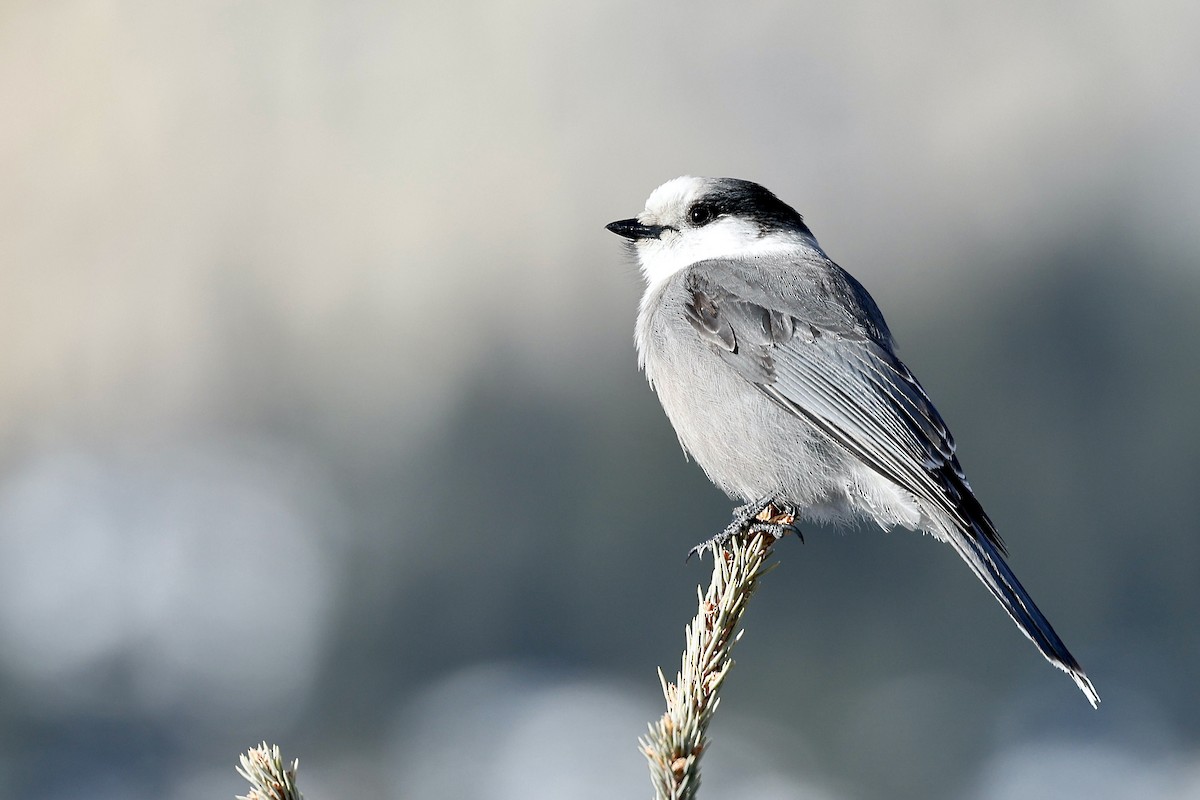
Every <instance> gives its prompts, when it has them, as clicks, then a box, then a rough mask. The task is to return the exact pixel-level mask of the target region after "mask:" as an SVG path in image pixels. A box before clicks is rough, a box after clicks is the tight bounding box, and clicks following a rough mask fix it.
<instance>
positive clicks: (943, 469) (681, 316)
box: [608, 177, 1100, 706]
mask: <svg viewBox="0 0 1200 800" xmlns="http://www.w3.org/2000/svg"><path fill="white" fill-rule="evenodd" d="M608 229H609V230H610V231H612V232H613V233H616V234H619V235H620V236H623V237H625V238H626V239H628V240H630V246H631V248H632V249H633V251H634V252H635V253H636V256H637V260H638V262H639V264H640V266H641V270H642V273H643V274H644V275H645V278H646V293H645V294H644V295H643V296H642V301H641V306H640V308H639V310H638V318H637V330H636V333H635V340H636V343H637V351H638V360H639V363H640V365H641V367H642V369H644V370H645V372H646V378H647V379H648V380H649V381H650V385H651V386H652V387H653V388H654V390H655V392H657V393H658V397H659V400H660V401H661V402H662V405H663V408H664V409H665V410H666V412H667V416H668V417H670V419H671V423H672V424H673V425H674V426H675V431H676V432H677V433H678V435H679V441H680V443H681V444H682V445H683V448H684V450H685V451H686V452H688V453H690V454H691V455H692V456H693V457H694V458H695V459H696V461H697V462H698V463H699V464H700V466H701V467H703V468H704V471H705V472H706V473H707V474H708V476H709V478H710V479H712V481H713V482H714V483H715V484H717V486H719V487H721V488H722V489H724V490H725V492H727V493H728V494H729V495H730V496H732V497H738V498H741V500H742V501H744V502H745V503H746V505H744V506H741V507H740V508H738V509H737V510H736V511H735V512H734V518H733V522H732V523H731V524H730V525H729V527H728V528H726V529H725V531H724V532H723V533H722V534H721V535H720V536H718V537H716V538H715V539H714V540H713V541H715V542H724V541H727V540H728V539H729V537H731V536H735V535H740V534H742V533H744V532H745V531H747V530H767V531H770V532H771V533H774V534H775V535H776V536H779V535H782V534H783V532H785V531H786V530H787V529H788V528H789V527H790V526H785V525H782V524H780V523H779V522H778V521H777V520H778V519H779V518H783V519H787V520H791V519H793V518H801V519H810V520H819V521H836V520H849V519H855V518H858V519H868V520H872V521H874V522H875V523H876V524H878V525H879V526H880V527H882V528H884V529H890V528H892V527H894V526H900V527H903V528H908V529H910V530H924V531H927V532H928V533H930V534H932V535H933V536H934V537H936V538H938V539H940V540H942V541H944V542H948V543H949V544H950V545H951V546H952V547H953V548H954V549H955V550H956V551H957V552H958V554H959V555H960V556H962V558H963V560H964V561H966V562H967V565H968V566H969V567H970V568H971V570H972V571H973V572H974V573H975V575H976V576H978V578H979V579H980V580H981V581H983V583H984V585H985V586H987V588H988V589H989V590H990V591H991V593H992V594H993V595H994V596H995V597H996V599H997V600H998V601H1000V604H1001V605H1002V606H1004V610H1005V611H1007V612H1008V614H1009V616H1011V617H1012V618H1013V621H1014V622H1016V623H1017V627H1019V628H1020V629H1021V631H1022V632H1023V633H1024V634H1025V635H1026V636H1028V637H1029V638H1030V639H1031V640H1032V641H1033V643H1034V644H1035V645H1037V647H1038V649H1039V650H1041V652H1042V655H1044V656H1045V657H1046V658H1047V659H1048V660H1049V661H1050V663H1051V664H1054V665H1055V666H1056V667H1058V668H1059V669H1062V670H1064V671H1065V672H1067V673H1068V674H1069V675H1070V676H1071V677H1072V678H1073V679H1074V680H1075V683H1076V684H1078V686H1079V688H1080V689H1082V690H1083V693H1084V694H1085V695H1086V696H1087V698H1088V700H1089V701H1090V702H1091V703H1092V705H1093V706H1096V705H1097V704H1098V703H1099V702H1100V698H1099V696H1098V695H1097V694H1096V690H1095V689H1094V688H1093V687H1092V683H1091V681H1089V680H1088V677H1087V675H1086V674H1084V671H1083V669H1082V668H1081V667H1080V666H1079V663H1078V662H1077V661H1076V660H1075V659H1074V658H1073V657H1072V656H1071V654H1070V652H1068V651H1067V648H1066V646H1065V645H1064V644H1063V643H1062V640H1061V639H1059V638H1058V634H1056V633H1055V632H1054V629H1053V628H1052V627H1051V626H1050V623H1049V622H1048V621H1047V620H1046V618H1045V617H1044V616H1043V615H1042V612H1041V611H1039V610H1038V608H1037V606H1036V605H1034V603H1033V599H1032V598H1030V596H1029V594H1028V592H1026V591H1025V589H1024V587H1022V586H1021V584H1020V583H1019V582H1018V581H1017V578H1016V576H1015V575H1013V573H1012V570H1010V569H1009V567H1008V564H1006V563H1005V562H1004V555H1005V552H1006V551H1005V547H1004V543H1003V542H1002V541H1001V539H1000V535H999V534H998V533H997V532H996V528H995V526H994V525H993V524H992V521H991V519H989V518H988V515H987V514H986V513H985V512H984V510H983V507H982V506H980V504H979V501H978V500H976V499H975V495H974V493H973V492H972V491H971V486H970V484H968V483H967V479H966V477H965V476H964V474H963V471H962V467H961V466H960V465H959V463H958V458H957V457H956V456H955V454H954V453H955V446H954V438H953V437H952V436H951V435H950V431H949V430H948V429H947V427H946V423H945V422H944V421H943V420H942V417H941V415H940V414H938V412H937V409H935V408H934V407H933V403H931V402H930V400H929V397H928V396H927V395H926V394H925V390H924V389H923V388H921V384H920V382H918V381H917V379H916V377H915V376H914V375H913V374H912V372H910V371H909V369H908V367H906V366H905V365H904V363H903V362H902V361H900V359H899V358H897V357H896V354H895V353H894V352H893V342H892V335H891V332H890V331H889V330H888V326H887V323H886V322H884V320H883V315H882V314H880V312H879V308H878V307H877V306H876V305H875V301H874V300H872V299H871V295H869V294H868V293H867V290H866V289H864V288H863V286H862V285H861V284H860V283H859V282H858V281H856V280H855V279H854V278H853V277H851V276H850V275H849V274H848V273H847V272H846V271H845V270H843V269H842V268H841V267H839V266H838V265H837V264H835V263H833V261H831V260H830V259H829V257H828V256H827V255H825V252H824V251H823V250H822V249H821V247H820V245H818V244H817V240H816V239H815V238H814V237H813V234H812V231H810V230H809V229H808V226H807V225H805V224H804V220H803V219H802V218H801V216H800V215H799V214H798V213H796V211H795V210H793V209H792V208H791V207H790V206H788V205H787V204H786V203H784V202H783V201H781V200H779V198H777V197H776V196H775V195H774V194H772V193H771V192H769V191H767V190H766V189H764V188H763V187H762V186H759V185H758V184H756V183H751V182H749V181H744V180H737V179H734V178H693V177H682V178H676V179H674V180H671V181H668V182H667V183H664V184H663V185H662V186H660V187H658V188H657V189H655V190H654V192H653V193H652V194H651V195H650V198H649V199H648V200H647V201H646V210H645V211H643V212H642V213H641V214H639V215H638V216H637V217H636V218H635V219H626V220H620V221H618V222H613V223H611V224H610V225H608ZM764 511H767V512H768V516H770V515H774V516H772V517H771V521H766V522H764V521H762V520H761V518H759V515H760V514H761V513H762V512H764ZM776 512H778V513H776Z"/></svg>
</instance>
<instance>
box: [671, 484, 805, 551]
mask: <svg viewBox="0 0 1200 800" xmlns="http://www.w3.org/2000/svg"><path fill="white" fill-rule="evenodd" d="M794 512H795V510H794V509H793V508H792V507H791V506H789V505H787V504H785V503H782V502H781V501H780V500H779V499H778V498H777V497H776V496H775V495H768V496H766V497H763V498H760V499H758V500H755V501H753V502H750V503H747V504H746V505H744V506H738V507H737V508H735V509H734V510H733V521H732V522H730V523H729V525H727V526H726V527H725V530H723V531H721V532H720V533H718V534H717V535H716V536H714V537H712V538H711V539H709V540H708V541H705V542H701V543H700V544H698V545H696V546H695V547H693V548H692V549H691V550H689V551H688V556H687V559H686V560H689V561H690V560H691V558H692V556H694V555H699V554H701V553H703V552H704V551H705V550H707V549H708V548H709V547H712V546H716V547H724V546H725V545H726V543H728V542H729V540H730V539H732V538H733V537H735V536H746V535H751V534H755V533H769V534H770V535H772V536H774V537H775V539H776V540H778V539H782V538H783V537H784V536H785V535H786V534H787V533H788V532H789V531H790V532H792V533H795V534H796V536H797V537H799V539H800V541H801V543H803V542H804V534H803V532H801V530H800V529H799V528H797V527H796V526H795V524H794V522H795V519H796V515H795V513H794Z"/></svg>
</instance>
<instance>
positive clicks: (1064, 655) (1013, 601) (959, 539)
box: [949, 525, 1100, 708]
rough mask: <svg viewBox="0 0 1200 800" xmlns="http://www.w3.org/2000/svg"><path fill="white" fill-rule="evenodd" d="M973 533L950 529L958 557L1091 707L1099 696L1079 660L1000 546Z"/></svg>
mask: <svg viewBox="0 0 1200 800" xmlns="http://www.w3.org/2000/svg"><path fill="white" fill-rule="evenodd" d="M973 534H974V535H971V534H966V533H963V532H961V531H954V533H953V534H952V535H951V536H950V537H949V538H950V543H951V544H952V545H954V549H955V550H957V551H958V554H959V555H960V556H962V558H963V560H964V561H966V562H967V564H968V565H969V566H970V567H971V570H972V571H973V572H974V573H975V575H976V576H977V577H978V578H979V580H981V581H983V584H984V586H987V587H988V589H989V590H990V591H991V593H992V594H993V595H994V596H995V598H996V599H997V600H999V601H1000V605H1002V606H1004V610H1005V611H1007V612H1008V615H1009V616H1010V617H1012V619H1013V622H1015V623H1017V627H1018V628H1020V629H1021V632H1022V633H1024V634H1025V635H1026V636H1028V637H1029V639H1030V640H1031V641H1032V642H1033V643H1034V644H1035V645H1037V648H1038V650H1041V651H1042V655H1044V656H1045V657H1046V660H1047V661H1049V662H1050V663H1051V664H1053V665H1054V666H1056V667H1058V668H1059V669H1061V670H1062V671H1063V672H1066V673H1067V674H1068V675H1070V676H1071V679H1072V680H1074V681H1075V685H1076V686H1078V687H1079V688H1080V690H1081V691H1082V692H1083V693H1084V695H1086V696H1087V699H1088V702H1090V703H1091V704H1092V708H1096V707H1098V706H1099V705H1100V695H1098V694H1096V688H1095V687H1094V686H1092V682H1091V681H1090V680H1088V676H1087V674H1086V673H1084V671H1083V668H1082V667H1080V666H1079V662H1078V661H1076V660H1075V657H1074V656H1072V655H1071V653H1070V651H1069V650H1067V646H1066V645H1065V644H1063V641H1062V639H1060V638H1058V634H1057V633H1055V632H1054V628H1053V627H1051V626H1050V622H1049V621H1048V620H1047V619H1046V617H1045V616H1044V615H1043V614H1042V612H1041V611H1039V610H1038V607H1037V606H1036V605H1035V604H1034V602H1033V598H1032V597H1030V596H1029V592H1027V591H1025V587H1024V586H1022V585H1021V582H1020V581H1018V580H1017V576H1016V575H1014V574H1013V572H1012V570H1011V569H1009V567H1008V564H1006V563H1005V561H1004V556H1003V555H1001V553H1000V549H999V548H998V547H997V546H996V545H995V544H994V543H992V542H991V541H990V540H989V538H988V536H986V535H985V534H984V532H983V530H981V529H979V526H978V525H976V526H975V530H974V531H973Z"/></svg>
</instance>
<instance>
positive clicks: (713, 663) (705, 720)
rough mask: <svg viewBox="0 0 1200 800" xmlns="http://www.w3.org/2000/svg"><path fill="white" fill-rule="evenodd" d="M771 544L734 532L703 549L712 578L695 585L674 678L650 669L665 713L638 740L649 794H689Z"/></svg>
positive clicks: (677, 798) (669, 797)
mask: <svg viewBox="0 0 1200 800" xmlns="http://www.w3.org/2000/svg"><path fill="white" fill-rule="evenodd" d="M789 521H790V520H789ZM774 543H775V538H774V537H773V536H771V535H770V534H764V533H759V534H756V535H754V536H752V537H750V538H749V539H748V540H743V539H741V538H740V537H735V538H734V539H732V540H731V542H730V549H729V550H722V549H720V548H718V547H717V546H713V547H712V548H711V554H712V556H713V574H712V580H711V582H710V583H709V586H708V592H707V593H706V594H704V595H701V594H700V587H696V595H697V597H698V598H699V601H700V607H699V610H698V611H697V612H696V616H695V617H694V618H693V619H692V621H691V622H690V623H689V624H688V626H687V629H686V631H685V634H684V635H685V638H686V640H687V642H686V646H685V649H684V651H683V661H682V665H681V669H680V672H679V673H678V675H676V678H675V683H673V684H672V683H667V679H666V677H664V675H663V673H662V670H661V669H660V670H659V671H658V679H659V681H660V682H661V683H662V689H663V695H664V696H665V697H666V700H667V711H666V713H665V714H663V716H662V718H661V719H660V720H659V721H658V722H657V723H655V724H651V725H650V732H649V734H648V735H646V736H645V737H643V738H642V739H639V740H638V743H639V744H640V745H641V749H642V752H643V753H644V754H645V756H646V760H647V761H649V763H650V781H651V783H652V784H653V785H654V796H655V798H656V800H691V798H694V797H695V796H696V790H697V789H698V788H699V787H700V756H701V755H703V754H704V751H705V749H706V748H707V747H708V725H709V722H710V721H711V720H712V716H713V713H714V712H715V711H716V710H717V706H718V705H719V704H720V692H721V684H722V683H723V682H724V681H725V676H726V674H727V673H728V672H729V668H730V667H731V666H733V659H732V658H731V657H730V654H731V651H732V650H733V646H734V644H736V643H737V641H738V640H739V639H741V637H742V632H741V631H740V630H738V626H739V625H740V624H741V619H742V614H743V613H744V612H745V610H746V603H747V602H748V601H749V600H750V596H751V595H752V594H753V593H754V590H755V589H756V588H757V587H758V581H759V579H760V578H761V577H762V576H763V575H765V574H766V573H767V572H768V571H769V570H770V569H771V568H770V567H767V568H764V567H763V565H764V564H765V563H766V561H767V559H768V558H770V556H771V552H772V546H773V545H774ZM735 631H736V632H735Z"/></svg>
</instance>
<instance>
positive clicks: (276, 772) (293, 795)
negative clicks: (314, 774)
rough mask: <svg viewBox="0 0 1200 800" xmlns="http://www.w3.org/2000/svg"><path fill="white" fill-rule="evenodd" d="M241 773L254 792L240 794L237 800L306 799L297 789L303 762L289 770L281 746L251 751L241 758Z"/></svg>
mask: <svg viewBox="0 0 1200 800" xmlns="http://www.w3.org/2000/svg"><path fill="white" fill-rule="evenodd" d="M241 762H242V765H241V766H240V767H238V768H237V771H238V774H239V775H241V776H242V777H243V778H245V779H246V780H248V781H250V793H249V794H244V795H243V794H240V795H238V796H237V800H304V795H302V794H300V790H299V789H298V788H296V770H297V769H299V768H300V759H296V760H295V761H293V762H292V765H291V766H290V767H287V768H286V769H285V768H284V766H283V758H282V757H281V756H280V755H279V746H278V745H275V746H273V747H268V746H267V743H266V742H263V743H262V744H260V745H259V746H258V747H252V748H250V749H249V750H247V751H246V752H245V753H244V754H243V755H242V758H241Z"/></svg>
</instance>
